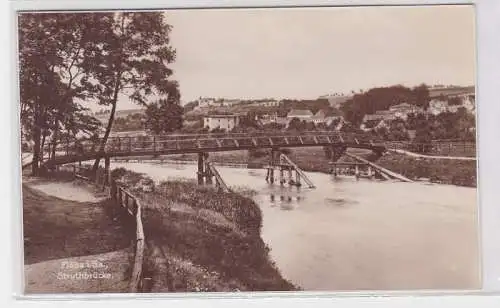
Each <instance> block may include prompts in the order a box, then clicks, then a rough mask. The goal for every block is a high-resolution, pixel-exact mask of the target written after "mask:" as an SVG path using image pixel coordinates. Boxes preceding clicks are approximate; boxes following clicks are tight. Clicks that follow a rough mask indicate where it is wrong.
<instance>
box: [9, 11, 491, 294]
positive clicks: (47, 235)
mask: <svg viewBox="0 0 500 308" xmlns="http://www.w3.org/2000/svg"><path fill="white" fill-rule="evenodd" d="M16 24H17V30H16V33H17V37H16V40H17V42H16V43H17V44H16V45H17V46H16V47H17V51H16V54H17V55H18V58H17V60H18V64H17V68H18V71H17V72H16V74H17V75H18V83H17V86H18V88H17V91H18V97H19V101H18V104H19V106H18V110H19V128H18V129H19V132H20V137H21V143H20V145H19V146H20V149H21V151H20V153H21V157H20V158H19V159H20V160H21V166H22V171H21V172H22V175H21V179H22V188H21V192H22V221H19V222H18V223H19V224H22V228H21V229H22V243H20V245H22V256H23V264H24V265H23V272H22V273H20V275H21V276H23V278H22V281H23V287H22V288H23V290H24V294H26V295H32V294H75V293H80V294H83V293H91V294H92V293H159V294H163V293H193V292H196V293H199V292H202V293H203V292H204V293H211V292H277V291H284V292H292V291H293V292H297V291H299V292H306V291H323V292H350V291H359V292H362V291H420V290H434V291H444V290H457V291H458V290H479V289H481V286H482V283H481V266H480V260H481V253H480V240H479V222H478V221H479V219H478V201H477V200H478V194H477V187H478V184H477V183H478V179H477V178H478V177H477V149H476V136H477V135H476V124H477V123H476V37H475V31H476V29H475V9H474V6H473V5H435V6H432V5H426V6H423V5H422V6H358V7H354V6H351V7H294V8H278V7H276V8H224V9H223V8H210V9H209V8H203V9H202V8H198V9H165V10H135V11H134V10H128V11H125V10H112V11H20V12H17V14H16ZM16 157H17V155H16Z"/></svg>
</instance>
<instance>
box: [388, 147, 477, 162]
mask: <svg viewBox="0 0 500 308" xmlns="http://www.w3.org/2000/svg"><path fill="white" fill-rule="evenodd" d="M390 151H393V152H395V153H399V154H404V155H408V156H412V157H419V158H432V159H449V160H476V157H467V156H436V155H424V154H418V153H413V152H410V151H406V150H399V149H391V150H390Z"/></svg>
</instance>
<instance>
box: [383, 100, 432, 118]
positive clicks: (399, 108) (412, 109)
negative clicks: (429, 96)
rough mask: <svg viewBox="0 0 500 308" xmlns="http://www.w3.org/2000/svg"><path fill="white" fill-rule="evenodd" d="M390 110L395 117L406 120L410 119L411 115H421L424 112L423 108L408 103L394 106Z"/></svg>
mask: <svg viewBox="0 0 500 308" xmlns="http://www.w3.org/2000/svg"><path fill="white" fill-rule="evenodd" d="M389 110H390V112H392V113H393V114H394V116H395V117H397V118H401V119H404V120H406V119H407V118H408V115H409V114H410V113H413V114H419V113H423V112H424V110H423V108H421V107H418V106H415V105H412V104H408V103H402V104H398V105H393V106H391V107H390V108H389Z"/></svg>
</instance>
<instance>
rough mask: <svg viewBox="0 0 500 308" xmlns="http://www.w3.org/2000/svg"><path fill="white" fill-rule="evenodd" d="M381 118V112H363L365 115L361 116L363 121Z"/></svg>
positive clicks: (379, 119) (382, 116) (382, 117)
mask: <svg viewBox="0 0 500 308" xmlns="http://www.w3.org/2000/svg"><path fill="white" fill-rule="evenodd" d="M383 119H384V115H383V114H365V116H364V117H363V122H371V121H381V120H383Z"/></svg>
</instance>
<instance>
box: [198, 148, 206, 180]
mask: <svg viewBox="0 0 500 308" xmlns="http://www.w3.org/2000/svg"><path fill="white" fill-rule="evenodd" d="M204 169H205V153H198V172H197V176H198V185H203V177H204V174H205V170H204Z"/></svg>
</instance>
